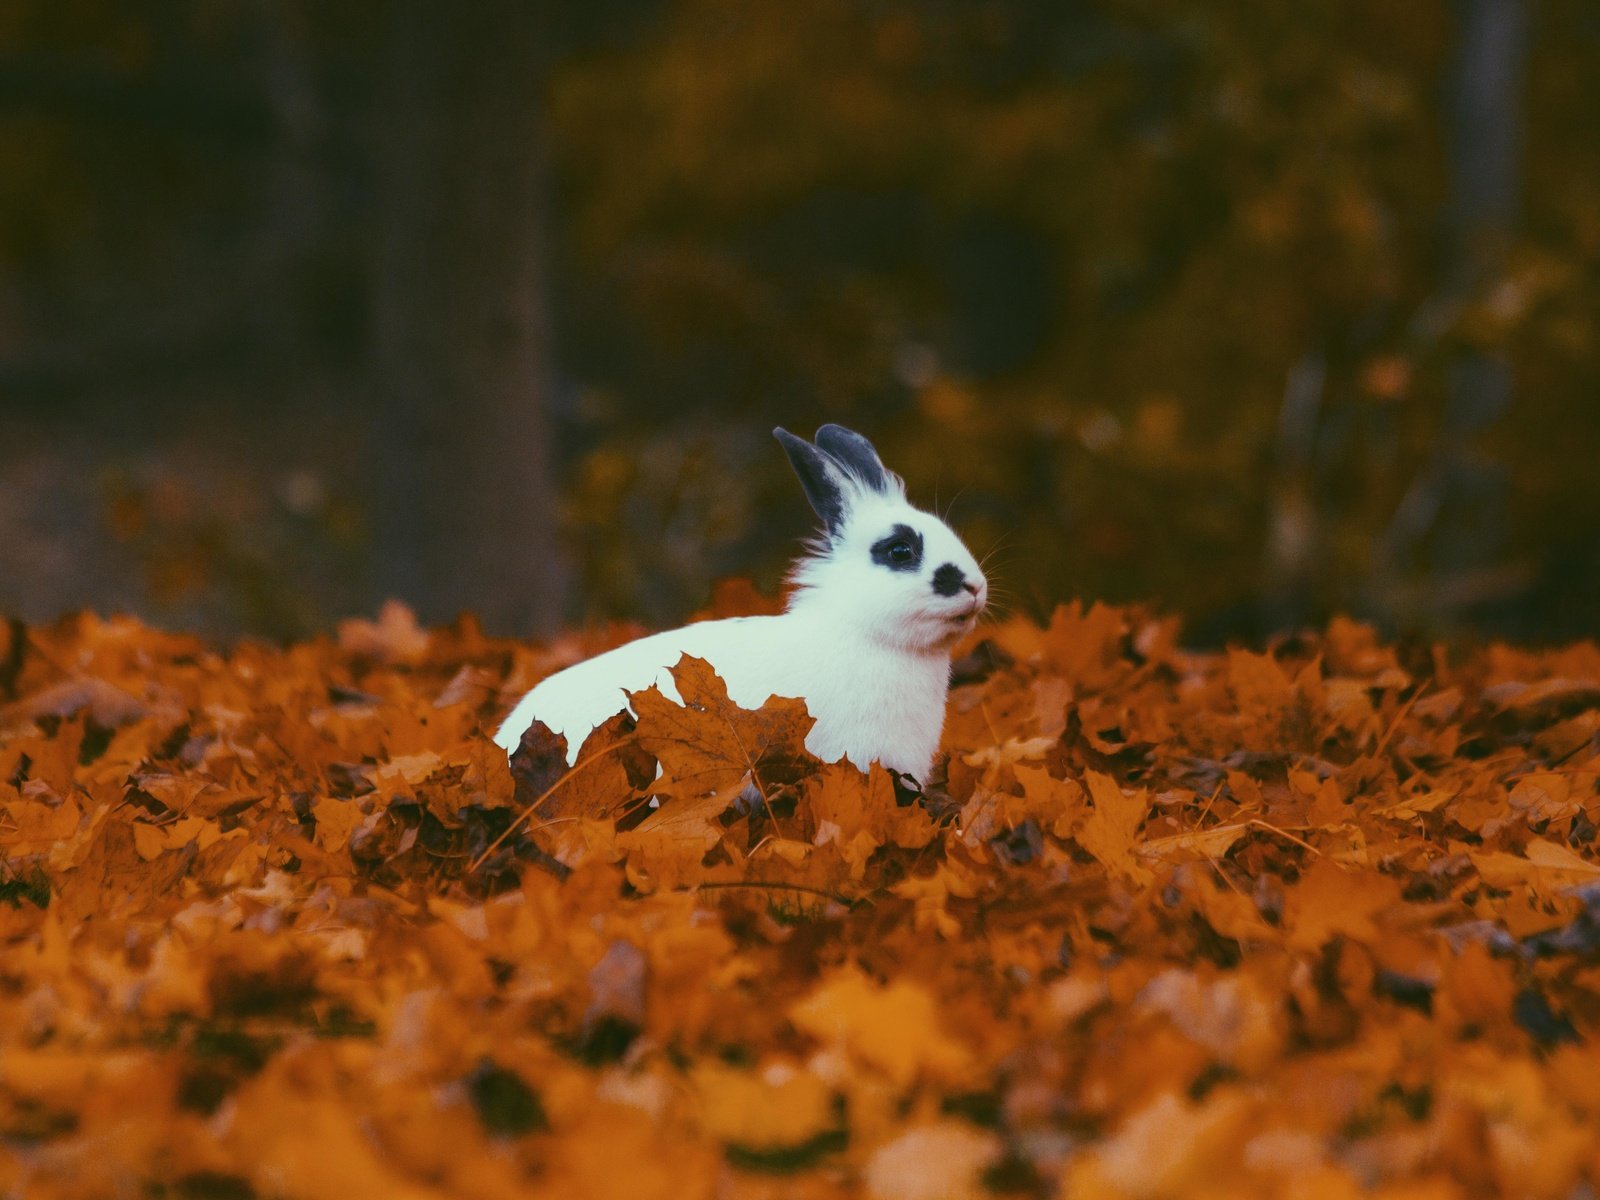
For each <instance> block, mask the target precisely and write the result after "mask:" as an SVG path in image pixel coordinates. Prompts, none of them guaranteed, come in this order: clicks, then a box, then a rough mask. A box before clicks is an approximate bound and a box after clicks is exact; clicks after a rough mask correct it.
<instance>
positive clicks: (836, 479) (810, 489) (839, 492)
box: [772, 426, 844, 534]
mask: <svg viewBox="0 0 1600 1200" xmlns="http://www.w3.org/2000/svg"><path fill="white" fill-rule="evenodd" d="M772 436H773V437H775V438H777V439H778V443H779V444H780V445H781V446H782V447H783V452H784V453H785V454H787V455H788V456H789V465H790V466H792V467H794V473H795V474H796V475H798V476H800V486H801V487H802V488H804V489H805V493H806V499H807V500H809V501H810V502H811V507H812V508H813V509H815V510H816V514H817V516H819V517H821V518H822V525H823V528H825V529H826V530H827V531H828V532H829V533H830V534H832V533H838V532H839V527H840V526H841V525H843V524H844V489H843V488H842V487H841V486H840V471H839V466H838V464H837V463H835V462H834V461H833V460H832V459H831V458H829V457H828V456H827V455H826V454H824V453H823V452H822V451H821V450H818V449H817V448H816V447H815V446H813V445H812V444H811V443H810V442H808V441H806V440H805V439H804V438H798V437H795V435H794V434H792V433H790V432H789V431H788V430H787V429H784V428H783V427H782V426H779V427H778V428H777V429H774V430H773V431H772Z"/></svg>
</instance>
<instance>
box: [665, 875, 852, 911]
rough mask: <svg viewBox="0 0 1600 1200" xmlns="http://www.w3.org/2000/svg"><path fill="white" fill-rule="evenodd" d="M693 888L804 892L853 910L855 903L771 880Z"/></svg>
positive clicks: (808, 886) (712, 884)
mask: <svg viewBox="0 0 1600 1200" xmlns="http://www.w3.org/2000/svg"><path fill="white" fill-rule="evenodd" d="M694 886H695V890H696V891H723V890H726V889H728V888H767V889H770V890H772V891H784V892H804V893H806V895H808V896H820V897H821V898H822V899H824V900H832V901H834V902H835V903H836V904H842V905H844V906H845V907H846V908H854V907H855V906H856V901H854V900H851V899H850V898H849V897H847V896H840V895H837V894H836V893H834V892H825V891H823V890H822V889H821V888H815V887H811V886H810V885H809V884H804V883H779V882H777V881H776V880H771V879H744V880H726V881H721V880H719V881H714V882H708V883H697V884H695V885H694Z"/></svg>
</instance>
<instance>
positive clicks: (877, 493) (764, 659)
mask: <svg viewBox="0 0 1600 1200" xmlns="http://www.w3.org/2000/svg"><path fill="white" fill-rule="evenodd" d="M822 439H823V433H822V432H819V433H818V441H819V442H820V441H821V440H822ZM863 444H864V443H863ZM807 449H812V448H810V447H807ZM799 466H800V464H797V468H798V467H799ZM822 466H823V469H824V473H825V474H826V475H827V477H828V480H829V481H830V482H831V483H832V484H834V485H836V486H837V487H838V488H839V490H840V494H841V496H842V497H843V506H842V511H843V516H842V519H838V520H836V522H835V527H834V529H833V531H832V533H831V535H829V536H828V537H826V538H824V539H823V540H821V541H819V542H818V543H817V544H816V545H815V546H814V547H813V553H812V554H810V555H809V556H808V557H806V558H803V559H801V560H800V561H799V562H798V563H796V564H795V568H794V570H793V572H792V575H791V582H792V583H793V584H794V592H793V594H792V595H791V597H790V600H789V604H788V608H787V610H786V611H785V612H783V613H781V614H779V615H778V616H772V617H734V618H731V619H728V620H723V621H705V622H701V623H699V624H694V625H687V626H685V627H683V628H681V629H671V630H668V631H666V632H665V633H657V634H654V635H652V636H650V637H644V638H640V639H638V640H637V641H634V642H629V643H628V644H627V645H625V646H619V647H617V648H616V649H615V650H611V651H608V652H607V653H605V654H601V655H599V656H597V657H595V658H592V659H589V660H588V661H587V662H582V663H578V664H577V665H575V666H572V667H569V668H567V669H566V670H564V671H560V672H558V673H556V674H555V675H552V676H550V678H548V679H546V680H544V681H543V682H542V683H540V684H539V685H538V686H537V687H535V688H534V689H533V690H532V691H530V692H529V693H528V694H527V695H525V696H524V697H523V698H522V699H521V700H520V701H519V702H518V704H517V706H516V707H515V708H513V709H512V710H511V714H510V715H509V716H508V717H507V718H506V720H505V722H504V724H502V725H501V726H500V729H499V732H498V733H496V734H495V741H496V743H498V744H499V745H500V746H502V747H503V748H504V749H505V750H506V751H507V752H508V753H509V752H511V751H512V750H514V749H515V748H516V746H517V744H518V742H519V741H520V740H521V738H522V734H523V732H524V731H525V730H526V729H527V728H528V726H529V725H530V724H532V723H533V721H534V720H535V719H536V718H537V719H538V720H541V721H543V722H544V723H545V724H546V725H547V726H549V727H550V728H551V729H552V730H553V731H555V732H556V733H560V734H563V735H565V737H566V739H567V746H568V755H567V758H568V761H569V762H571V761H573V760H575V759H576V757H577V753H578V748H579V747H580V746H581V745H582V743H583V740H584V738H585V737H587V736H588V735H589V733H590V732H591V731H592V730H593V729H594V728H595V726H597V725H599V724H601V723H602V722H603V721H605V720H607V719H608V718H610V717H612V716H614V715H615V714H616V713H618V712H620V711H622V710H623V709H624V708H626V707H627V696H626V694H625V693H627V692H630V691H639V690H640V689H643V688H647V687H649V686H650V685H651V684H656V685H657V686H659V687H660V688H661V690H662V692H663V693H665V694H666V695H668V696H671V697H673V698H674V699H676V698H678V693H677V690H676V688H675V687H674V686H673V681H672V676H671V674H670V673H669V672H668V668H669V667H672V666H673V665H675V664H676V663H677V661H678V659H679V658H680V657H681V656H683V655H685V654H690V655H694V656H695V657H697V658H703V659H706V660H707V661H708V662H710V663H711V665H712V666H713V667H714V668H715V669H716V671H717V674H718V675H720V676H721V677H722V679H723V681H724V682H725V683H726V684H727V685H728V695H729V697H730V698H731V699H732V700H733V701H734V702H735V703H736V704H738V705H740V706H741V707H743V708H758V707H760V706H761V705H762V704H763V703H764V702H765V701H766V700H767V698H768V697H770V696H786V697H799V698H800V699H803V700H804V701H805V702H806V708H807V710H808V711H809V712H810V713H811V715H812V717H813V718H815V721H816V724H815V725H814V726H813V727H812V729H811V733H810V735H809V736H808V737H807V738H806V748H807V749H808V750H810V751H811V753H813V754H815V755H816V756H817V757H818V758H821V759H824V760H826V761H830V762H831V761H834V760H837V759H840V758H847V759H849V760H850V761H851V762H852V763H854V764H855V765H856V766H858V767H861V768H863V769H865V768H866V767H867V766H868V765H869V764H871V763H873V762H881V763H882V764H883V765H884V766H885V767H888V768H889V769H890V770H893V771H900V772H904V773H906V774H909V775H911V776H913V777H915V778H916V779H917V780H919V781H920V780H924V779H926V778H927V774H928V769H929V768H930V767H931V766H932V764H933V758H934V754H935V753H936V752H937V750H938V748H939V735H940V732H941V730H942V729H943V726H944V708H945V696H946V692H947V691H948V688H949V678H950V650H951V647H952V646H953V645H954V644H955V643H956V641H958V640H959V638H960V637H961V635H962V634H964V633H965V632H967V631H968V630H969V629H971V628H972V625H973V623H974V622H975V621H976V620H977V616H978V613H979V612H981V611H982V608H983V605H984V603H985V601H986V600H987V596H988V584H987V582H986V581H985V580H984V577H983V572H982V571H981V570H980V569H979V567H978V564H977V563H976V562H975V561H974V560H973V557H972V555H971V553H969V552H968V550H967V548H966V546H964V545H963V544H962V542H961V540H960V539H959V538H958V537H957V536H956V535H955V533H954V532H952V531H951V530H950V528H949V527H948V526H947V525H945V524H944V522H942V521H940V520H939V519H938V518H936V517H934V516H932V515H930V514H928V513H925V512H922V511H920V510H918V509H915V508H913V507H912V506H911V505H910V504H908V503H907V502H906V500H905V497H904V485H903V484H901V482H900V480H899V479H898V478H896V477H895V476H893V475H889V474H887V473H884V475H883V476H882V477H881V478H880V479H879V480H878V482H879V484H880V485H881V486H880V487H879V488H874V487H873V486H870V482H863V481H862V479H861V478H859V477H858V476H857V475H855V474H853V473H852V472H851V470H850V469H849V468H848V467H847V466H846V465H845V464H844V463H843V462H842V461H840V460H837V459H834V458H831V457H828V456H823V457H822ZM896 525H905V526H909V527H910V528H911V529H913V530H915V531H916V532H917V533H919V534H920V535H921V537H922V541H923V556H922V561H921V564H920V565H919V567H918V568H917V569H916V570H915V571H893V570H890V569H889V568H888V567H887V566H884V565H881V564H879V563H876V562H874V561H873V559H872V547H873V545H874V544H875V543H877V542H879V541H880V539H882V538H884V537H886V536H888V535H889V534H890V531H891V530H892V529H893V528H894V527H895V526H896ZM946 563H953V564H955V566H956V567H957V568H959V569H960V570H961V572H962V573H963V575H964V576H965V578H966V580H967V581H969V582H970V583H971V584H972V585H973V589H972V590H970V591H969V590H960V591H958V592H957V593H956V595H955V596H951V597H946V596H940V595H938V594H937V593H935V592H934V590H933V584H932V578H933V573H934V571H935V570H936V569H937V568H938V567H940V566H941V565H943V564H946Z"/></svg>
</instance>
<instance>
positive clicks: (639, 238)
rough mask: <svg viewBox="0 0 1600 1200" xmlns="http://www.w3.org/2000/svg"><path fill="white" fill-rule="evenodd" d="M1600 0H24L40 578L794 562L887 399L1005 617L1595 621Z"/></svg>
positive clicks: (9, 573)
mask: <svg viewBox="0 0 1600 1200" xmlns="http://www.w3.org/2000/svg"><path fill="white" fill-rule="evenodd" d="M1597 76H1600V6H1597V5H1596V4H1595V3H1594V2H1593V0H1537V3H1535V2H1534V0H1456V2H1454V3H1449V2H1446V0H1408V2H1407V3H1404V4H1395V3H1393V0H1301V2H1299V3H1295V4H1284V3H1281V0H1207V2H1206V3H1199V2H1197V0H810V2H808V3H806V4H802V5H794V4H774V3H751V2H749V0H631V2H625V0H590V2H589V3H587V4H584V5H581V6H580V5H554V4H544V3H526V2H513V0H478V2H475V3H472V4H444V3H438V2H437V0H341V2H340V3H337V4H327V3H317V2H314V0H141V2H140V3H138V4H134V5H123V4H116V3H113V2H111V0H7V3H6V4H4V5H3V6H0V611H6V612H10V613H14V614H17V615H20V616H22V617H23V618H25V619H29V620H41V619H48V618H50V617H52V616H54V615H56V614H57V613H59V612H61V611H64V610H67V609H74V608H79V607H84V606H92V607H95V608H98V609H102V610H110V609H127V610H133V611H136V612H138V613H140V614H141V615H144V616H145V617H147V618H149V619H152V620H155V621H157V622H159V623H161V624H165V625H169V626H182V627H187V628H192V629H198V630H204V631H208V632H211V633H214V634H216V635H219V636H232V635H235V634H238V633H254V634H262V635H266V636H270V637H293V636H298V635H302V634H305V633H307V632H308V631H313V630H317V629H322V628H326V627H328V626H329V625H330V624H331V622H332V621H333V620H334V619H335V618H337V617H339V616H341V615H345V614H348V613H352V612H370V611H372V610H373V609H375V608H376V606H377V604H378V603H379V601H380V600H381V598H382V597H384V596H387V595H399V596H402V597H404V598H405V599H406V600H408V601H409V602H410V603H411V604H413V605H414V606H415V607H416V608H417V610H418V611H419V612H420V613H421V614H422V615H423V616H424V618H425V619H428V620H432V621H439V620H447V619H449V618H450V617H452V616H453V615H454V614H455V613H456V612H457V611H458V610H461V609H471V610H474V611H476V612H478V613H479V614H480V615H481V616H482V618H483V620H484V622H485V624H486V626H488V627H489V628H490V629H491V630H492V631H495V632H501V633H515V634H519V635H528V634H534V633H541V632H549V631H551V630H552V629H555V628H558V627H560V626H562V625H566V624H571V623H575V622H579V621H588V620H596V619H602V618H612V617H622V618H632V619H638V620H642V621H645V622H648V623H650V624H665V623H672V622H676V621H678V620H680V619H682V618H683V617H684V616H685V615H686V614H687V613H689V612H690V611H691V610H693V609H695V608H697V607H699V606H700V605H702V604H703V603H704V602H705V601H706V598H707V596H708V594H709V586H710V582H711V581H712V580H713V579H714V578H716V577H718V576H721V575H726V574H733V573H739V574H753V576H754V577H755V579H756V581H757V583H758V585H760V586H762V587H765V588H769V589H770V588H772V587H775V586H776V583H777V581H778V579H779V577H780V576H781V572H782V569H783V566H784V564H785V562H786V561H787V559H788V558H789V557H790V555H791V554H792V553H793V551H794V549H795V545H796V541H797V539H798V538H800V537H801V536H802V535H804V534H805V533H806V532H808V530H809V528H810V524H811V521H810V514H809V513H808V512H807V510H806V509H805V506H804V503H803V501H802V498H801V496H800V492H799V489H798V487H797V486H796V485H795V483H794V481H793V479H792V478H791V476H790V474H789V471H788V468H787V466H786V464H785V462H784V460H783V458H782V456H781V454H780V452H779V450H778V447H777V446H776V444H775V443H774V442H773V441H772V438H771V434H770V430H771V427H772V426H773V425H774V424H778V423H782V424H784V425H786V426H788V427H789V428H792V429H795V430H797V431H802V432H805V433H808V434H809V432H810V431H812V430H813V429H815V427H816V426H817V425H818V424H819V423H821V422H822V421H825V420H835V421H841V422H844V423H846V424H849V425H851V426H853V427H856V428H859V429H861V430H863V431H865V432H867V433H868V434H869V435H870V436H872V437H873V438H874V439H875V440H876V441H877V442H878V444H879V446H880V448H881V449H882V451H883V453H884V457H885V458H886V460H887V461H888V462H889V463H890V465H891V466H893V467H895V468H897V469H898V470H899V471H901V473H902V474H904V475H905V476H906V477H907V479H908V480H909V481H910V483H911V491H912V495H913V497H914V498H915V499H918V500H920V501H922V502H924V503H927V504H933V503H935V502H937V504H938V505H939V507H940V508H941V510H942V509H944V508H946V507H948V508H949V510H950V513H951V519H952V522H953V523H954V524H955V525H956V526H957V527H958V528H960V529H961V530H963V531H964V532H965V533H966V535H967V536H968V540H969V542H970V543H971V544H972V545H973V547H974V549H975V550H977V551H978V552H979V553H980V554H981V553H983V552H986V551H990V550H993V551H994V560H993V561H994V563H995V566H994V567H993V573H994V574H996V575H997V576H998V582H999V583H1000V584H1001V585H1002V586H1003V588H1004V590H1005V591H1006V592H1007V593H1009V596H1010V601H1011V604H1012V606H1013V607H1014V608H1016V609H1018V610H1021V611H1023V612H1027V613H1033V614H1040V613H1043V612H1047V611H1048V609H1049V607H1050V606H1051V605H1052V604H1053V603H1055V602H1056V601H1059V600H1065V599H1069V598H1071V597H1074V596H1084V597H1088V598H1099V599H1108V600H1127V599H1146V600H1150V601H1153V602H1155V603H1156V604H1158V605H1160V606H1161V607H1163V608H1166V609H1168V610H1173V611H1178V612H1181V613H1183V614H1185V616H1186V619H1187V629H1188V636H1189V638H1190V639H1191V640H1193V641H1196V642H1201V643H1204V642H1212V641H1216V640H1219V639H1222V638H1227V637H1257V636H1260V635H1261V634H1263V633H1265V632H1269V631H1272V630H1278V629H1283V628H1288V627H1293V626H1296V625H1299V624H1303V623H1308V622H1315V621H1319V620H1321V619H1323V618H1325V617H1326V616H1327V615H1328V614H1329V613H1331V612H1334V611H1346V612H1353V613H1356V614H1358V615H1361V616H1364V617H1367V618H1370V619H1374V620H1377V621H1379V622H1380V623H1381V624H1382V625H1383V626H1384V627H1385V628H1387V629H1388V630H1390V631H1393V632H1404V631H1410V630H1416V631H1421V632H1425V633H1429V634H1462V633H1466V634H1481V635H1484V636H1509V637H1518V638H1525V639H1531V640H1540V641H1543V640H1552V639H1557V638H1566V637H1572V636H1588V635H1593V634H1595V633H1596V632H1597V631H1600V528H1597V526H1600V521H1597V518H1600V501H1597V499H1596V466H1597V452H1600V341H1597V337H1600V332H1597V329H1596V314H1597V313H1600V136H1596V133H1595V131H1596V130H1597V129H1600V86H1597V85H1596V78H1597Z"/></svg>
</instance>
